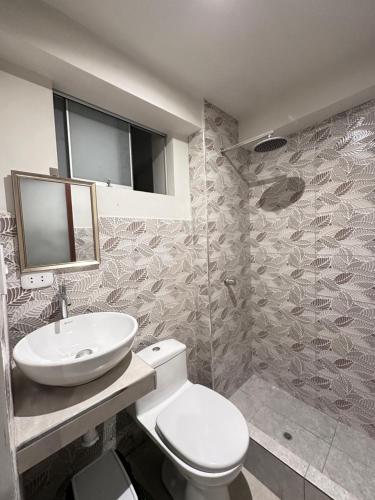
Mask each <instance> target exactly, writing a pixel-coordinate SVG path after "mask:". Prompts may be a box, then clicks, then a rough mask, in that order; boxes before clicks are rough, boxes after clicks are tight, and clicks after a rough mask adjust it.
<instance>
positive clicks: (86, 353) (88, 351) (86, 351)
mask: <svg viewBox="0 0 375 500" xmlns="http://www.w3.org/2000/svg"><path fill="white" fill-rule="evenodd" d="M93 352H94V351H93V350H92V349H82V351H78V352H77V354H76V355H75V358H82V357H83V356H89V355H90V354H92V353H93Z"/></svg>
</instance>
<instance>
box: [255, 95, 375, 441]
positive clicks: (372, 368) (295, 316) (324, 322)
mask: <svg viewBox="0 0 375 500" xmlns="http://www.w3.org/2000/svg"><path fill="white" fill-rule="evenodd" d="M251 175H252V178H251V180H252V183H253V184H252V187H251V191H250V222H251V230H250V238H251V280H252V294H251V303H252V321H253V326H252V335H253V338H254V342H253V347H254V361H253V367H254V369H255V370H256V371H257V372H258V373H259V374H260V375H261V376H263V377H265V378H268V379H271V380H272V381H273V382H276V383H277V384H279V385H281V386H282V387H283V388H284V389H286V390H288V391H289V392H291V393H293V394H294V395H296V396H297V397H299V398H301V399H303V400H304V401H306V402H307V403H309V404H311V405H314V406H316V407H318V408H320V409H322V410H323V411H324V412H326V413H328V414H330V415H332V416H334V417H335V418H338V419H340V420H342V421H343V422H346V423H347V424H349V425H353V426H356V427H361V428H362V429H365V430H366V431H367V432H368V433H369V434H370V435H372V436H375V425H374V424H375V330H374V325H375V321H374V320H375V293H374V290H375V259H374V256H375V210H374V208H375V102H374V101H372V102H369V103H366V104H364V105H362V106H360V107H357V108H355V109H352V110H349V111H348V112H346V113H343V114H340V115H337V116H335V117H333V118H332V119H330V120H327V121H325V122H324V123H322V124H320V125H318V126H316V127H314V128H311V129H308V130H305V131H303V132H301V133H299V134H297V135H294V136H292V137H290V138H289V143H288V146H287V147H286V149H285V148H284V149H283V150H278V151H275V152H273V153H266V154H263V155H259V154H258V155H254V156H253V164H252V166H251Z"/></svg>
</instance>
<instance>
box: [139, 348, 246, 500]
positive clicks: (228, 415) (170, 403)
mask: <svg viewBox="0 0 375 500" xmlns="http://www.w3.org/2000/svg"><path fill="white" fill-rule="evenodd" d="M138 355H139V356H140V357H141V358H142V359H143V360H144V361H145V362H146V363H148V364H150V365H151V366H152V367H153V368H155V370H156V377H157V388H156V390H155V391H153V392H151V393H150V394H148V395H147V396H145V397H143V398H141V399H140V400H139V401H138V402H137V403H136V404H135V407H134V409H133V411H134V413H135V415H134V416H135V418H136V420H137V421H138V422H139V423H140V425H141V426H142V427H143V429H144V430H145V431H146V432H147V433H148V434H149V436H150V437H151V438H152V439H153V440H154V441H155V443H156V444H157V445H158V446H159V447H160V448H161V449H162V450H163V452H164V453H165V456H166V460H165V461H164V464H163V471H162V479H163V482H164V485H165V486H166V488H167V489H168V491H169V493H170V494H171V496H172V497H173V499H174V500H229V498H230V497H229V491H228V485H229V484H230V483H231V482H232V481H233V479H234V478H235V477H236V476H237V475H238V474H239V473H240V471H241V467H242V463H243V460H244V458H245V455H246V452H247V448H248V444H249V432H248V428H247V424H246V421H245V419H244V417H243V416H242V414H241V412H240V411H239V410H238V409H237V408H236V407H235V406H234V405H233V404H232V403H231V402H230V401H228V400H227V399H225V398H224V397H223V396H221V395H220V394H218V393H217V392H214V391H212V390H211V389H208V388H206V387H204V386H202V385H198V384H192V383H191V382H190V381H189V380H188V378H187V369H186V346H185V345H184V344H182V343H181V342H178V341H177V340H173V339H171V340H164V341H162V342H159V343H157V344H153V345H152V346H150V347H147V348H146V349H143V350H142V351H141V352H139V353H138Z"/></svg>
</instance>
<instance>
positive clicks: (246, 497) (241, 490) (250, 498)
mask: <svg viewBox="0 0 375 500" xmlns="http://www.w3.org/2000/svg"><path fill="white" fill-rule="evenodd" d="M229 495H230V498H231V500H280V499H279V497H277V496H276V495H275V494H274V493H272V491H271V490H269V489H268V488H267V487H266V486H265V485H264V484H263V483H261V482H260V481H259V479H257V478H256V477H255V476H253V474H251V473H250V472H249V471H248V470H246V469H245V468H243V470H242V472H241V473H240V474H239V475H238V476H237V477H236V479H235V480H234V481H233V483H232V484H230V485H229Z"/></svg>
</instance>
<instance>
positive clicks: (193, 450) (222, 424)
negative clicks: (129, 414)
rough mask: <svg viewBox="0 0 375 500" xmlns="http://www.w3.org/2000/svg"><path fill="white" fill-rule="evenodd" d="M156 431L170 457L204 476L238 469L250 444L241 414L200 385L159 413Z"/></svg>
mask: <svg viewBox="0 0 375 500" xmlns="http://www.w3.org/2000/svg"><path fill="white" fill-rule="evenodd" d="M156 430H157V432H158V434H159V436H160V437H161V439H162V440H163V441H164V443H165V444H166V445H167V446H168V448H170V450H171V451H172V452H173V453H175V454H176V455H177V456H178V457H179V458H181V459H182V460H183V461H184V462H186V463H188V464H189V465H191V466H192V467H194V468H196V469H199V470H202V471H206V472H219V471H225V470H229V469H232V468H233V467H235V466H236V465H239V464H240V463H241V462H242V460H243V458H244V456H245V454H246V451H247V448H248V444H249V431H248V428H247V424H246V421H245V419H244V417H243V416H242V414H241V412H240V411H239V410H238V409H237V408H236V407H235V406H234V405H233V404H232V403H231V402H230V401H228V400H227V399H225V398H224V397H223V396H220V394H218V393H217V392H214V391H212V390H211V389H207V387H204V386H202V385H199V384H196V385H192V386H191V387H190V388H189V389H187V390H186V391H184V392H183V393H182V394H181V395H180V396H178V397H177V398H176V399H175V400H174V401H173V402H172V403H171V404H170V405H168V406H167V407H166V408H165V409H164V410H163V411H161V412H160V414H159V415H158V417H157V419H156Z"/></svg>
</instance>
